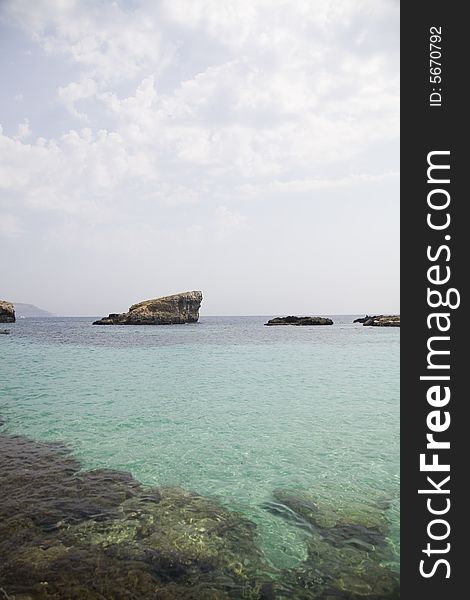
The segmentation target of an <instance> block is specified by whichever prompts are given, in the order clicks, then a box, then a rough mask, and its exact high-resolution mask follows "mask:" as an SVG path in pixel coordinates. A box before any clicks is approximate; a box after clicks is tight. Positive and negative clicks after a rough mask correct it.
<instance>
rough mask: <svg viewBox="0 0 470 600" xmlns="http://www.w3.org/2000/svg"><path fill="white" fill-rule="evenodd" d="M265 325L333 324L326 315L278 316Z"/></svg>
mask: <svg viewBox="0 0 470 600" xmlns="http://www.w3.org/2000/svg"><path fill="white" fill-rule="evenodd" d="M265 325H333V321H332V320H331V319H327V318H325V317H292V316H290V317H276V318H275V319H270V320H269V321H268V322H267V323H265Z"/></svg>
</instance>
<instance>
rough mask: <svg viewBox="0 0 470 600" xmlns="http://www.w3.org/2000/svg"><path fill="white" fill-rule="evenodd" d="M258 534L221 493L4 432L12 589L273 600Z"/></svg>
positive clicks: (3, 557) (32, 593)
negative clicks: (148, 479)
mask: <svg viewBox="0 0 470 600" xmlns="http://www.w3.org/2000/svg"><path fill="white" fill-rule="evenodd" d="M255 534H256V526H255V525H254V524H253V523H251V522H250V521H248V520H246V519H245V518H243V517H242V516H241V515H239V514H238V513H236V512H232V511H229V510H227V509H226V508H224V507H222V506H221V505H220V504H218V503H217V502H215V501H213V500H211V499H208V498H204V497H202V496H200V495H198V494H195V493H192V492H187V491H185V490H182V489H180V488H161V489H157V488H148V487H145V486H143V485H141V484H140V483H139V482H138V481H136V480H135V479H134V478H133V477H132V476H131V475H130V474H128V473H123V472H120V471H114V470H112V469H97V470H94V471H82V470H81V468H80V464H79V463H78V462H77V461H76V460H75V459H74V458H73V457H72V456H71V455H70V453H69V451H68V450H67V448H66V447H65V446H63V445H60V444H50V443H44V442H35V441H32V440H29V439H28V438H25V437H22V436H8V435H0V588H2V589H3V590H4V591H5V593H6V594H8V597H17V598H20V597H30V598H35V599H46V598H48V599H49V598H53V599H64V598H67V599H77V600H79V599H82V598H86V599H87V600H98V599H99V600H102V599H103V598H108V599H111V598H112V599H113V600H114V599H116V600H121V599H122V600H124V599H131V598H139V599H142V600H147V599H148V600H154V599H155V598H159V599H163V600H173V599H174V600H176V599H180V598H181V599H185V598H186V599H188V600H189V599H192V600H197V599H201V600H202V599H207V600H237V599H239V598H246V599H247V600H262V599H263V598H264V599H266V598H267V596H266V594H265V592H264V591H263V590H266V589H268V587H269V577H268V576H267V575H266V573H268V571H269V567H268V566H267V565H266V563H264V561H263V559H262V556H261V552H260V551H259V550H258V548H257V546H256V541H255ZM262 573H264V574H265V575H263V576H261V574H262ZM267 586H268V587H267Z"/></svg>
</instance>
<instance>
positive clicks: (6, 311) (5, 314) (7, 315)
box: [0, 300, 16, 323]
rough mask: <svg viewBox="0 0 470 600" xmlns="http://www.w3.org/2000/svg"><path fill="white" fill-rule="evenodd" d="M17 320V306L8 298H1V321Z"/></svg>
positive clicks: (12, 321)
mask: <svg viewBox="0 0 470 600" xmlns="http://www.w3.org/2000/svg"><path fill="white" fill-rule="evenodd" d="M15 321H16V317H15V307H14V306H13V304H12V303H11V302H7V301H6V300H0V323H14V322H15Z"/></svg>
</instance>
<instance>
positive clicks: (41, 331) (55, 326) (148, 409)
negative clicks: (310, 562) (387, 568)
mask: <svg viewBox="0 0 470 600" xmlns="http://www.w3.org/2000/svg"><path fill="white" fill-rule="evenodd" d="M266 319H267V317H206V318H201V320H200V322H199V323H197V324H195V325H183V326H171V327H131V326H126V327H97V326H95V327H93V326H92V325H91V321H92V319H22V320H19V321H18V322H17V323H16V324H13V325H11V326H8V328H9V329H10V330H11V335H9V336H0V337H1V338H2V339H1V340H0V373H1V386H0V415H1V416H2V417H3V419H4V421H5V424H4V426H3V428H2V430H3V431H4V432H7V433H15V434H23V435H25V436H28V437H30V438H33V439H36V440H49V441H51V440H61V441H65V442H67V444H69V445H70V447H71V448H72V450H73V453H74V455H75V456H76V457H77V458H78V459H79V460H80V461H81V463H82V465H83V466H84V468H87V469H88V468H97V467H111V468H116V469H122V470H126V471H130V472H131V473H132V474H133V475H134V476H135V477H136V478H137V479H138V480H140V481H142V482H144V483H147V484H155V485H159V486H160V485H170V484H171V485H178V486H182V487H183V488H186V489H190V490H195V491H197V492H198V493H200V494H203V495H208V496H212V497H216V498H217V499H218V500H220V502H222V503H223V504H224V505H225V506H227V507H228V508H230V509H236V510H237V511H240V512H242V513H243V514H244V515H245V516H247V517H248V518H249V519H250V520H251V521H253V522H255V523H256V524H257V536H258V542H259V545H260V547H261V548H262V550H263V552H264V554H265V556H266V557H267V559H268V560H269V562H270V563H271V564H272V565H274V566H275V567H278V568H281V567H286V566H292V565H296V564H297V563H298V562H299V561H301V560H302V559H304V558H305V553H306V549H305V543H304V542H305V536H306V533H305V532H304V531H303V530H302V529H301V528H299V527H296V526H295V524H293V523H289V522H288V521H286V520H284V519H281V518H279V516H276V515H275V514H272V513H271V512H269V511H267V510H266V509H265V505H266V503H267V502H269V501H270V500H271V499H272V492H273V490H275V489H279V488H282V489H291V490H292V489H293V490H299V491H307V492H311V493H312V494H315V496H316V497H322V498H326V499H329V500H330V501H331V502H336V501H341V502H343V503H346V504H347V503H348V502H350V503H351V504H352V503H356V502H375V501H376V500H380V499H383V498H387V499H388V500H390V501H391V506H390V508H388V509H387V518H388V519H389V520H390V522H391V534H390V540H391V543H392V544H393V546H394V549H395V558H396V561H395V562H397V561H398V531H399V513H398V494H399V329H395V328H385V329H384V328H372V327H362V326H361V325H357V324H352V323H351V321H352V319H353V317H351V316H346V317H333V319H334V321H335V324H334V325H333V326H324V327H304V328H302V327H264V326H263V323H264V322H265V321H266ZM395 566H396V565H395Z"/></svg>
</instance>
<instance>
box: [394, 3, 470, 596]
mask: <svg viewBox="0 0 470 600" xmlns="http://www.w3.org/2000/svg"><path fill="white" fill-rule="evenodd" d="M464 8H465V5H464V4H463V3H458V2H438V1H436V0H428V1H427V2H422V3H418V2H414V3H411V2H410V3H402V15H401V117H402V127H401V172H402V183H401V272H402V290H401V295H402V309H401V324H402V328H401V336H402V337H401V348H402V351H401V358H402V359H401V473H402V491H401V532H402V533H401V589H402V594H401V597H402V598H406V599H408V598H409V599H410V600H415V599H416V600H418V599H421V598H423V599H426V600H433V599H434V598H436V599H437V598H439V599H442V598H446V599H449V600H450V599H453V598H461V597H464V596H465V595H466V592H465V591H464V590H465V589H466V586H465V579H466V571H468V570H469V569H470V567H468V566H467V565H466V563H467V556H466V552H465V550H464V548H465V546H464V544H465V538H466V536H467V532H468V530H469V527H468V525H467V520H466V519H465V517H464V515H463V508H464V507H465V505H466V504H467V501H466V499H465V496H466V494H465V491H464V486H465V476H466V471H467V470H468V469H466V468H465V467H464V466H463V465H462V463H463V462H464V461H465V460H466V457H467V456H468V455H469V452H468V448H465V447H464V439H465V438H466V437H468V438H470V431H468V432H467V423H468V422H469V421H465V413H464V411H465V408H466V405H467V404H468V392H467V393H465V392H464V386H463V381H464V373H465V370H466V369H467V370H468V369H469V368H470V365H469V366H467V364H466V362H467V360H468V358H467V357H470V352H469V351H468V349H466V348H465V344H466V340H465V336H466V331H467V330H468V329H467V323H466V321H467V320H466V317H465V313H464V308H463V305H464V304H465V301H466V290H467V287H468V284H467V282H466V280H467V279H468V277H469V275H468V273H469V267H468V261H469V260H470V251H469V247H468V246H469V243H468V242H469V241H470V233H468V232H467V231H466V229H467V226H466V220H465V217H464V213H465V212H466V205H468V204H470V199H469V198H468V192H466V191H465V190H464V178H465V176H466V172H467V169H466V165H465V162H466V158H467V154H468V150H466V148H465V136H466V135H467V131H468V130H469V126H468V118H467V114H466V112H467V110H468V108H467V107H465V108H466V110H464V102H465V92H464V89H465V88H467V89H468V84H469V82H468V73H469V71H470V67H469V66H467V65H466V62H467V60H468V58H467V57H468V55H469V52H468V50H467V49H466V44H467V40H468V39H469V35H468V31H467V30H468V25H467V23H466V20H465V17H464V14H463V13H464ZM431 28H435V29H431ZM439 31H440V32H441V33H440V34H439V33H438V32H439ZM433 35H434V36H436V37H431V36H433ZM438 37H440V38H441V39H440V41H438ZM432 40H434V41H435V44H434V45H435V46H437V47H438V48H433V47H432V46H430V44H431V43H432ZM431 61H434V62H431ZM439 63H440V64H439ZM431 69H433V70H431ZM439 69H441V71H440V72H439ZM431 94H434V95H433V96H431ZM433 151H449V154H448V155H446V154H441V155H434V157H433V158H432V160H433V161H434V162H435V163H441V164H443V165H445V164H447V165H450V169H449V170H444V169H441V170H434V171H431V176H432V174H433V173H434V174H435V175H436V177H434V179H439V180H440V181H441V180H445V179H446V177H447V178H449V179H450V182H449V183H442V181H441V182H440V183H433V182H432V181H431V182H428V177H427V169H428V166H429V164H428V155H429V153H430V152H433ZM431 179H433V178H432V177H431ZM433 189H435V190H444V191H436V192H435V193H434V194H432V195H431V203H432V204H434V203H436V204H438V203H439V202H441V204H442V205H444V204H445V203H446V198H447V194H448V195H449V197H450V203H449V206H448V207H447V208H445V209H443V210H437V209H433V208H430V206H429V205H428V194H429V193H430V191H431V190H433ZM428 214H430V215H431V217H430V218H431V220H433V219H434V221H431V222H432V223H434V224H435V225H438V226H440V225H443V224H444V223H445V222H446V219H447V217H446V215H447V214H448V215H449V218H450V219H451V221H450V224H449V226H448V227H447V228H444V229H433V228H432V227H431V226H430V225H429V224H428V223H427V218H428ZM446 236H447V237H446ZM449 236H450V238H449ZM445 246H448V248H449V251H450V256H448V251H447V250H446V249H445ZM428 247H429V248H430V254H431V256H432V257H436V255H438V256H437V258H435V260H431V259H430V258H429V257H428V256H427V252H428ZM441 247H442V249H441V251H440V254H438V250H439V248H441ZM436 265H439V270H434V271H431V273H430V274H428V269H429V268H430V267H432V266H436ZM446 267H448V268H449V269H450V271H449V270H447V269H446ZM449 273H450V279H449V281H448V282H446V283H439V284H435V283H431V282H430V281H429V276H430V277H431V278H434V279H435V278H436V275H437V274H439V277H438V279H439V280H442V279H444V275H446V276H447V275H448V274H449ZM428 288H429V289H431V290H432V289H434V290H437V291H440V292H441V293H442V295H443V297H445V295H446V293H447V292H448V291H449V290H450V289H452V288H455V289H456V290H458V292H459V293H460V298H461V304H460V307H459V308H449V307H445V306H438V307H436V308H432V307H430V306H429V302H428V296H427V295H428ZM437 298H438V296H437V294H434V296H433V297H432V300H431V301H432V302H434V303H437V304H438V303H439V302H438V301H437ZM451 300H452V302H453V303H454V304H455V303H456V300H457V292H454V293H452V292H451ZM432 313H441V314H445V315H448V316H443V317H442V318H441V320H440V321H439V322H440V324H441V326H442V327H443V328H445V327H444V325H445V324H448V322H450V323H451V325H450V329H449V331H447V332H443V331H442V332H441V331H439V329H438V326H437V318H433V317H431V318H430V321H429V322H428V321H427V319H428V317H429V315H431V314H432ZM433 336H437V337H439V336H444V337H445V336H447V337H450V340H446V339H444V337H443V338H442V339H437V340H434V341H433V342H431V344H434V346H432V347H434V348H438V347H439V349H442V350H444V349H445V350H450V354H449V355H444V354H443V355H439V356H435V357H432V358H433V360H432V364H440V365H443V366H445V365H446V364H448V365H449V366H450V368H449V369H445V368H443V369H430V368H428V358H429V357H428V352H429V350H428V347H427V344H428V342H429V339H430V338H431V337H433ZM435 375H439V376H449V377H450V380H449V381H445V380H440V381H434V382H433V381H431V380H421V381H420V376H428V377H429V376H435ZM437 385H440V386H442V387H440V388H439V389H440V390H441V392H442V393H444V392H445V390H444V386H447V387H449V389H450V393H451V398H450V401H449V402H448V404H447V405H445V406H444V405H442V406H441V407H437V408H436V406H431V405H430V403H429V402H428V400H427V392H428V389H429V388H430V387H431V386H437ZM436 410H439V416H436V415H434V417H432V416H429V415H430V413H431V412H432V411H436ZM446 412H448V413H449V416H450V418H451V422H450V426H449V428H448V429H445V430H444V431H442V432H440V433H434V439H436V440H440V441H449V442H450V449H439V450H433V449H427V448H426V444H427V443H428V442H429V440H428V439H427V438H426V435H427V434H428V433H433V431H432V430H430V429H429V425H428V423H427V419H428V418H429V419H431V423H432V424H433V425H434V426H436V424H437V421H436V419H438V420H439V423H441V424H442V426H443V427H444V424H445V418H446V415H445V413H446ZM432 419H434V420H432ZM423 453H425V454H426V462H427V463H429V462H430V461H432V455H433V454H437V455H438V458H437V460H438V461H439V463H442V464H449V465H450V471H449V472H445V471H435V472H430V471H427V472H425V471H422V470H421V469H420V454H423ZM459 461H460V463H461V466H460V467H459V465H458V463H459ZM449 475H450V480H449V481H448V483H447V484H442V485H441V487H440V489H442V490H447V489H448V490H449V493H442V494H441V493H434V494H431V493H430V494H427V493H423V494H419V493H418V490H419V489H423V490H426V489H428V490H433V489H434V486H433V484H432V483H430V482H429V481H428V480H427V477H428V476H429V477H431V478H432V479H433V481H434V482H435V485H437V486H439V485H440V484H441V482H442V481H443V480H444V479H445V478H446V477H447V476H449ZM428 501H429V503H430V504H429V505H428ZM449 503H450V504H449ZM429 506H430V507H431V509H433V510H436V511H443V510H445V509H446V508H447V507H450V508H449V510H448V511H447V512H445V513H443V514H441V515H437V514H434V515H433V514H431V512H430V509H429ZM435 519H441V520H442V521H445V522H446V523H448V526H447V525H446V523H443V522H434V523H432V522H433V520H435ZM448 527H449V529H448ZM429 528H430V529H429ZM429 531H430V532H431V533H432V535H433V536H435V537H442V538H443V539H442V540H434V539H432V537H430V535H429ZM448 531H449V533H448V535H447V536H446V533H447V532H448ZM428 543H429V544H430V546H429V547H428V546H427V544H428ZM447 544H449V546H447ZM423 550H427V553H425V552H423ZM447 550H448V551H447ZM439 560H442V562H440V563H438V562H437V561H439ZM421 561H424V562H423V563H421ZM420 566H421V570H422V571H423V572H424V573H425V574H426V575H427V577H426V576H424V575H423V573H422V572H420ZM448 575H449V577H447V576H448Z"/></svg>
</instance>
